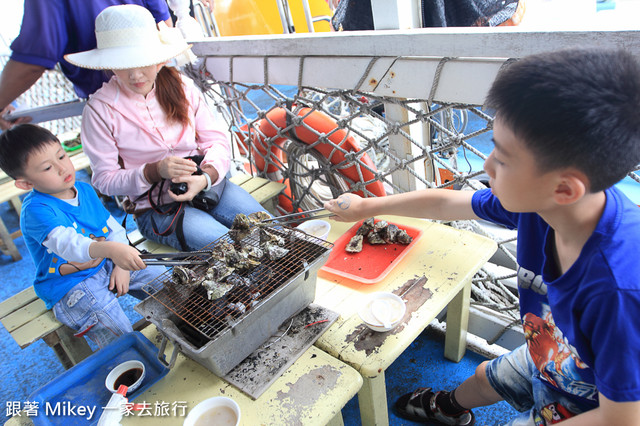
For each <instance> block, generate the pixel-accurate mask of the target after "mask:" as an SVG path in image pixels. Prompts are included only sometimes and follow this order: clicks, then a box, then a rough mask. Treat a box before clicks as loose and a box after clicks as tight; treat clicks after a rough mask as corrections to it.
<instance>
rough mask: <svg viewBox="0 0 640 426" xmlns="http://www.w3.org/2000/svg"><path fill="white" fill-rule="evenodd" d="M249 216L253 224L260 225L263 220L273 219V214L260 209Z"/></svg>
mask: <svg viewBox="0 0 640 426" xmlns="http://www.w3.org/2000/svg"><path fill="white" fill-rule="evenodd" d="M248 218H249V221H250V222H251V224H252V225H258V224H259V223H260V222H262V221H263V220H267V219H271V215H270V214H269V213H267V212H264V211H259V212H255V213H251V214H250V215H249V216H248Z"/></svg>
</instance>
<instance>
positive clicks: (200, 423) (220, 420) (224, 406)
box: [183, 396, 240, 426]
mask: <svg viewBox="0 0 640 426" xmlns="http://www.w3.org/2000/svg"><path fill="white" fill-rule="evenodd" d="M239 424H240V406H239V405H238V403H237V402H235V401H234V400H233V399H231V398H227V397H226V396H214V397H213V398H209V399H205V400H204V401H202V402H201V403H199V404H198V405H196V406H195V407H193V409H192V410H191V411H189V414H187V417H186V418H185V419H184V423H183V426H208V425H216V426H238V425H239Z"/></svg>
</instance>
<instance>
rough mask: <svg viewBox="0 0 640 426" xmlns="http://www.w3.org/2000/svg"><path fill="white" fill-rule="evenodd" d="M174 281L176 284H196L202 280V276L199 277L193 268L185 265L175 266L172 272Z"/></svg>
mask: <svg viewBox="0 0 640 426" xmlns="http://www.w3.org/2000/svg"><path fill="white" fill-rule="evenodd" d="M171 277H172V278H173V282H175V283H176V284H182V285H188V286H195V285H198V284H200V283H201V282H202V279H203V278H202V277H199V276H198V274H196V273H195V272H194V271H193V270H192V269H189V268H185V267H183V266H174V267H173V271H172V272H171Z"/></svg>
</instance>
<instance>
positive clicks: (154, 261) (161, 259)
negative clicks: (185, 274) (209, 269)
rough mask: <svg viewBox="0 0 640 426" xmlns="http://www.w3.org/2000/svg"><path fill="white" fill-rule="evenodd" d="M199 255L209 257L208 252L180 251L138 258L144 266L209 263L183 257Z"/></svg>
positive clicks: (146, 254)
mask: <svg viewBox="0 0 640 426" xmlns="http://www.w3.org/2000/svg"><path fill="white" fill-rule="evenodd" d="M199 254H205V255H208V256H210V255H211V251H210V250H200V251H181V252H175V253H143V254H141V255H140V258H141V259H142V261H143V262H144V263H145V264H146V265H165V266H176V265H206V264H208V263H209V262H208V261H206V260H204V259H198V258H196V259H184V258H185V257H195V256H197V255H199Z"/></svg>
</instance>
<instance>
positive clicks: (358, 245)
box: [345, 217, 413, 253]
mask: <svg viewBox="0 0 640 426" xmlns="http://www.w3.org/2000/svg"><path fill="white" fill-rule="evenodd" d="M357 237H362V238H357ZM364 237H366V240H367V241H368V242H369V244H393V243H398V244H405V245H406V244H410V243H411V242H412V241H413V238H412V237H411V236H410V235H409V234H408V233H407V231H405V230H404V229H400V228H398V226H397V225H394V224H393V223H388V222H387V221H385V220H379V221H377V222H376V221H375V218H373V217H370V218H368V219H367V220H365V221H364V222H362V225H360V228H358V230H357V231H356V235H355V236H354V237H353V238H351V240H349V242H348V243H347V245H346V246H345V251H347V252H348V253H359V252H360V251H362V242H363V239H364Z"/></svg>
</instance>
